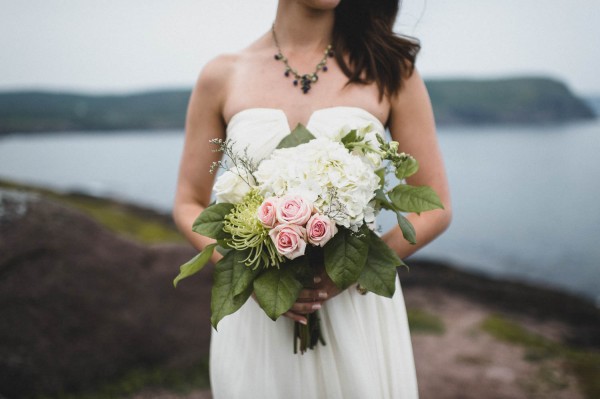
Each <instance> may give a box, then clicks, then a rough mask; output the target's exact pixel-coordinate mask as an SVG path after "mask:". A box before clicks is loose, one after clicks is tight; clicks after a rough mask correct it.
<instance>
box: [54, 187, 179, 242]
mask: <svg viewBox="0 0 600 399" xmlns="http://www.w3.org/2000/svg"><path fill="white" fill-rule="evenodd" d="M55 199H57V200H58V201H60V202H62V203H64V204H66V205H70V206H73V207H74V208H77V209H79V210H80V211H82V212H84V213H86V214H88V215H89V216H91V217H92V218H93V219H95V220H96V221H97V222H99V223H100V224H102V225H103V226H105V227H106V228H108V229H109V230H111V231H112V232H114V233H117V234H120V235H123V236H126V237H129V238H133V239H135V240H137V241H140V242H142V243H146V244H154V243H160V242H183V241H184V239H183V236H182V235H181V234H180V233H179V232H177V231H176V230H175V229H174V228H173V227H171V226H168V225H166V224H165V223H160V222H158V221H154V220H149V219H148V218H144V217H141V216H138V215H135V214H134V213H132V212H131V211H127V210H125V209H121V208H119V207H118V206H114V205H112V204H110V203H107V202H106V201H103V200H99V199H95V198H77V197H68V196H67V197H64V196H60V197H58V198H55Z"/></svg>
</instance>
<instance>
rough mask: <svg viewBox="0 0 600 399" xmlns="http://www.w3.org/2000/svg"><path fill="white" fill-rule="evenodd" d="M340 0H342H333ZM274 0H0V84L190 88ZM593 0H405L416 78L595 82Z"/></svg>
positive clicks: (238, 43)
mask: <svg viewBox="0 0 600 399" xmlns="http://www.w3.org/2000/svg"><path fill="white" fill-rule="evenodd" d="M342 1H343V0H342ZM276 4H277V1H276V0H171V1H164V0H102V1H101V0H18V1H17V0H0V10H1V13H0V54H1V55H0V56H1V57H2V60H1V61H0V90H2V91H5V90H14V89H50V90H55V89H60V90H69V91H82V92H89V93H113V92H114V93H119V92H132V91H138V90H149V89H162V88H171V87H176V88H181V87H186V88H189V87H191V86H192V85H193V83H194V81H195V80H196V77H197V75H198V73H199V71H200V70H201V69H202V66H203V65H204V64H205V63H206V62H207V61H208V60H210V59H211V58H213V57H215V56H216V55H218V54H221V53H226V52H235V51H237V50H239V49H241V48H244V47H245V46H247V45H248V44H250V43H251V42H252V41H253V40H254V39H255V38H257V37H258V36H260V35H261V34H263V33H264V32H266V31H267V30H268V29H269V28H270V26H271V23H272V21H273V19H274V16H275V8H276ZM599 21H600V1H598V0H571V1H567V0H526V1H523V0H480V1H473V0H451V1H448V0H446V1H444V0H404V1H403V8H402V11H401V16H400V19H399V20H398V22H397V24H396V30H397V31H399V32H401V33H404V34H408V35H412V36H415V37H417V38H419V39H420V40H421V43H422V51H421V53H420V55H419V58H418V60H417V67H418V68H419V71H420V72H421V74H422V75H423V76H424V77H425V78H443V77H474V78H490V77H493V78H496V77H506V76H519V75H526V76H530V75H544V76H548V77H552V78H558V79H561V80H563V81H565V82H566V83H567V85H568V86H569V87H570V88H571V89H573V90H574V91H575V92H577V93H579V94H584V95H589V94H600V23H599Z"/></svg>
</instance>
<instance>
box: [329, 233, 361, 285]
mask: <svg viewBox="0 0 600 399" xmlns="http://www.w3.org/2000/svg"><path fill="white" fill-rule="evenodd" d="M364 230H368V228H366V227H365V228H364V229H361V231H360V232H359V235H360V234H363V235H364V234H366V231H364ZM359 235H357V234H352V232H351V231H350V230H348V229H345V228H340V230H339V231H338V233H337V234H336V235H335V236H334V237H333V238H332V239H331V240H330V241H329V242H328V243H327V245H326V246H325V247H324V250H325V270H326V271H327V275H329V277H330V278H331V280H332V281H333V282H334V283H335V285H337V286H338V288H340V289H345V288H348V287H349V286H350V285H351V284H354V283H355V282H356V280H357V279H358V276H360V273H361V272H362V270H363V268H364V266H365V262H366V260H367V253H368V252H369V242H368V240H367V239H366V237H364V236H362V237H361V236H359Z"/></svg>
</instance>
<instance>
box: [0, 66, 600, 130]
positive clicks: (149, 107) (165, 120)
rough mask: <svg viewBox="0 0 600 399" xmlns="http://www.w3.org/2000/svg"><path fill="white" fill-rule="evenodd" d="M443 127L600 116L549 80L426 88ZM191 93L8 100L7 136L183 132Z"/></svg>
mask: <svg viewBox="0 0 600 399" xmlns="http://www.w3.org/2000/svg"><path fill="white" fill-rule="evenodd" d="M425 83H426V85H427V88H428V90H429V94H430V96H431V101H432V104H433V108H434V112H435V116H436V122H437V124H438V125H439V126H448V125H461V126H464V125H503V124H545V123H561V122H570V121H577V120H585V119H593V118H596V117H597V116H596V113H595V112H594V110H593V109H592V107H591V106H590V104H588V103H586V102H585V101H584V100H583V99H581V98H579V97H578V96H576V95H575V94H574V93H573V92H572V91H571V90H569V88H568V87H567V86H566V85H565V84H564V83H562V82H561V81H558V80H555V79H550V78H544V77H517V78H504V79H477V80H475V79H431V80H426V82H425ZM189 96H190V90H189V89H181V90H163V91H151V92H143V93H136V94H130V95H85V94H76V93H59V92H44V91H13V92H4V93H0V134H8V133H28V132H66V131H100V130H154V129H182V128H183V126H184V122H185V113H186V107H187V102H188V99H189Z"/></svg>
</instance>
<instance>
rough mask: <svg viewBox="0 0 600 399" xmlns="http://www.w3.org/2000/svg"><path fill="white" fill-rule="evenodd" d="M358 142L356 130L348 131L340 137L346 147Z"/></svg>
mask: <svg viewBox="0 0 600 399" xmlns="http://www.w3.org/2000/svg"><path fill="white" fill-rule="evenodd" d="M357 141H359V140H358V133H357V130H356V129H352V130H350V131H349V132H348V133H347V134H346V135H345V136H344V137H342V144H344V146H347V145H348V144H350V143H356V142H357Z"/></svg>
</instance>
